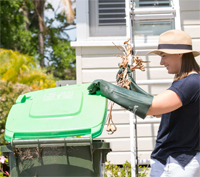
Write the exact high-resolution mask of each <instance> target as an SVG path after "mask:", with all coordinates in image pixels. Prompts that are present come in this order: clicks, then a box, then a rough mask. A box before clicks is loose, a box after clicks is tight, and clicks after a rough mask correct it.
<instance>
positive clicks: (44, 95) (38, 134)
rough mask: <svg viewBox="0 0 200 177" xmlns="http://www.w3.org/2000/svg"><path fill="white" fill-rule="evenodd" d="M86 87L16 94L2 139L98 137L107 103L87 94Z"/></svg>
mask: <svg viewBox="0 0 200 177" xmlns="http://www.w3.org/2000/svg"><path fill="white" fill-rule="evenodd" d="M88 86H89V84H79V85H70V86H63V87H56V88H51V89H45V90H40V91H34V92H29V93H26V94H24V95H20V96H19V97H18V98H17V100H16V104H15V105H13V106H12V108H11V110H10V112H9V115H8V118H7V121H6V128H5V139H6V140H7V141H9V142H12V140H17V139H40V138H55V137H71V136H84V135H89V136H91V138H96V137H98V136H99V135H101V133H102V130H103V127H104V123H105V120H106V114H107V101H106V98H105V97H102V96H101V95H100V94H97V95H89V94H88V90H87V87H88Z"/></svg>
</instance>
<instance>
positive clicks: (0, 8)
mask: <svg viewBox="0 0 200 177" xmlns="http://www.w3.org/2000/svg"><path fill="white" fill-rule="evenodd" d="M26 7H27V8H28V9H29V10H30V11H31V10H32V9H33V8H34V6H33V4H32V3H31V2H30V1H28V0H27V1H26ZM22 9H24V10H26V9H25V7H24V5H23V0H17V1H16V0H9V1H0V17H1V18H0V39H1V40H0V47H2V48H5V49H12V50H15V51H19V52H20V53H24V54H29V55H31V56H34V55H36V53H37V50H36V49H37V44H36V43H35V41H36V40H35V39H36V38H35V36H33V32H32V31H29V30H27V24H28V23H29V19H28V18H27V17H26V16H25V15H24V13H23V10H22Z"/></svg>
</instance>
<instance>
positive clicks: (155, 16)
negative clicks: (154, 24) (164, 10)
mask: <svg viewBox="0 0 200 177" xmlns="http://www.w3.org/2000/svg"><path fill="white" fill-rule="evenodd" d="M174 18H175V15H174V14H153V15H135V16H134V17H133V19H134V20H135V21H140V20H161V19H162V20H166V19H174Z"/></svg>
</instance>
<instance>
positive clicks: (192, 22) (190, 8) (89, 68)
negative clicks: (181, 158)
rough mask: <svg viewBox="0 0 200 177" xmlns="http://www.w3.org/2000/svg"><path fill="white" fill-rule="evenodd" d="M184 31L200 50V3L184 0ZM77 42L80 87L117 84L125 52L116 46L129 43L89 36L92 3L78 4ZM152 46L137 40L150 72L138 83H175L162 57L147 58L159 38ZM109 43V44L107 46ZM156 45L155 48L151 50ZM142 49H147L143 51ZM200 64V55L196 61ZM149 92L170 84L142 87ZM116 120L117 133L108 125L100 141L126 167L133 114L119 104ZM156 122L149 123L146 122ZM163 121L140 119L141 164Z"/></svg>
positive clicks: (111, 158) (138, 75)
mask: <svg viewBox="0 0 200 177" xmlns="http://www.w3.org/2000/svg"><path fill="white" fill-rule="evenodd" d="M179 2H180V15H181V28H182V30H184V31H185V32H187V33H189V34H190V35H191V36H192V41H193V49H194V50H198V51H199V50H200V32H199V31H200V1H199V0H190V1H188V0H180V1H179ZM76 4H77V42H72V46H74V47H75V48H76V70H77V84H81V83H88V82H92V81H93V80H95V79H104V80H107V81H109V82H112V83H114V84H116V81H115V76H116V74H117V71H118V63H119V62H121V59H120V58H118V57H116V55H122V53H121V52H120V51H119V50H118V49H117V48H116V47H115V46H114V45H113V44H112V42H114V43H115V44H116V45H119V44H123V41H125V40H126V37H125V36H124V37H123V36H119V37H118V36H116V37H109V36H107V37H106V36H102V37H90V36H89V25H88V21H89V17H88V15H89V13H88V11H89V8H88V0H82V1H77V2H76ZM152 39H153V40H152ZM152 39H151V41H153V42H152V43H145V44H144V45H143V43H142V42H143V41H142V40H141V38H140V39H138V38H136V51H138V55H139V56H140V57H141V58H142V59H143V60H145V61H150V63H148V64H145V67H146V71H144V72H142V71H140V70H137V71H136V82H137V83H142V82H143V81H144V80H148V81H149V80H150V81H151V80H167V79H168V80H173V75H169V74H168V73H167V70H166V69H165V68H164V67H163V66H160V64H159V63H160V57H159V56H156V55H149V56H147V55H146V53H147V51H149V50H152V49H153V48H155V47H156V46H157V43H158V38H156V37H155V38H154V37H153V38H152ZM104 44H105V45H104ZM149 45H152V46H154V47H150V46H149ZM141 50H143V51H142V52H141ZM196 59H197V61H198V63H199V64H200V56H199V57H197V58H196ZM139 86H141V87H142V88H143V89H144V90H145V91H147V92H148V93H150V94H152V95H156V94H158V93H161V92H163V91H164V90H166V89H167V88H168V87H169V86H170V84H169V83H168V84H163V85H160V84H157V85H147V84H141V85H139ZM112 115H113V121H114V122H115V124H116V126H117V131H116V132H115V133H114V134H112V135H108V133H107V131H106V126H107V122H106V125H105V127H104V130H103V133H102V135H101V136H99V137H98V138H97V139H104V140H105V141H107V142H110V145H111V148H112V152H110V153H108V155H107V159H108V161H111V163H113V164H123V163H124V162H125V161H126V160H128V161H129V162H130V160H131V159H130V158H131V156H130V125H129V111H125V110H123V109H122V108H121V107H120V106H119V105H117V104H115V105H114V108H113V112H112ZM148 120H150V121H154V123H146V124H144V122H145V121H148ZM159 121H160V119H157V118H152V117H151V116H147V118H146V119H145V120H143V119H141V118H138V131H137V134H138V151H139V152H138V155H139V160H140V164H148V163H149V161H148V159H150V154H151V151H152V150H153V148H154V146H155V140H156V135H157V131H158V127H159Z"/></svg>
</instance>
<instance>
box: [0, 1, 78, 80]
mask: <svg viewBox="0 0 200 177" xmlns="http://www.w3.org/2000/svg"><path fill="white" fill-rule="evenodd" d="M0 3H1V5H0V8H1V9H0V15H1V27H0V34H1V41H0V42H1V47H3V48H6V49H12V50H16V51H19V52H21V53H24V54H28V55H31V56H35V57H36V58H37V59H38V60H39V64H40V66H41V67H42V68H44V67H46V68H47V72H48V73H53V74H54V76H56V77H59V79H66V78H67V79H75V52H74V49H72V48H71V46H70V45H69V36H68V34H67V30H69V29H68V28H67V27H68V26H69V25H71V24H73V25H75V23H74V21H73V19H74V13H73V11H72V8H71V1H70V0H62V1H61V4H62V6H63V7H65V6H67V7H68V8H69V9H70V10H67V11H66V10H65V11H63V12H60V13H57V9H54V8H53V6H52V5H51V4H50V3H45V0H40V1H38V0H31V1H30V0H18V1H16V0H9V1H0ZM44 9H46V10H48V9H51V10H52V11H53V12H54V17H53V18H49V17H46V18H45V19H44ZM65 9H66V8H65ZM13 12H14V13H13ZM69 12H70V13H69ZM66 14H67V17H68V18H66ZM69 14H71V15H69ZM8 22H9V23H8ZM54 22H56V23H57V24H59V25H57V26H55V25H54ZM61 47H62V48H61ZM63 49H66V51H65V50H63ZM59 52H61V53H59ZM69 71H70V73H69ZM66 74H67V75H66Z"/></svg>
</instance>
